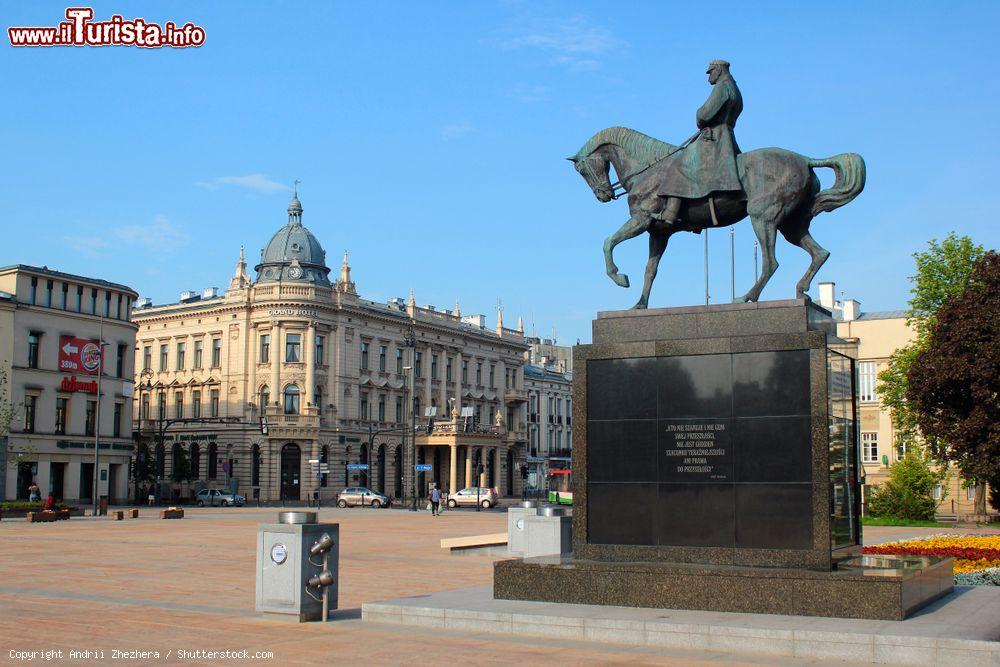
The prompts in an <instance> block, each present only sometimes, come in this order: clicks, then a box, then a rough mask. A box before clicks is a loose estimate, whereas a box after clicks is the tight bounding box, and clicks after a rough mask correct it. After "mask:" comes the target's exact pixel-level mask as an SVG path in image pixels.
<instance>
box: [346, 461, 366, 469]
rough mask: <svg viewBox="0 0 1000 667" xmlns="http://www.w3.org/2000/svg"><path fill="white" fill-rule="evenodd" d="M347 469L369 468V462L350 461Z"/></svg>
mask: <svg viewBox="0 0 1000 667" xmlns="http://www.w3.org/2000/svg"><path fill="white" fill-rule="evenodd" d="M347 469H348V470H368V464H367V463H348V464H347Z"/></svg>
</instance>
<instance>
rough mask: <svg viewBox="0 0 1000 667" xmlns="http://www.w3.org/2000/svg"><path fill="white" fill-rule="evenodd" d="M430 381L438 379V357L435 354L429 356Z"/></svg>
mask: <svg viewBox="0 0 1000 667" xmlns="http://www.w3.org/2000/svg"><path fill="white" fill-rule="evenodd" d="M431 379H432V380H437V379H438V356H437V355H436V354H432V355H431Z"/></svg>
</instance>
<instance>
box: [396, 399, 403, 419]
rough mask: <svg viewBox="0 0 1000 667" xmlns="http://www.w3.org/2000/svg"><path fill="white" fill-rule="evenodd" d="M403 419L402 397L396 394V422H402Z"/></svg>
mask: <svg viewBox="0 0 1000 667" xmlns="http://www.w3.org/2000/svg"><path fill="white" fill-rule="evenodd" d="M403 419H404V417H403V397H402V396H397V397H396V423H397V424H399V423H402V421H403Z"/></svg>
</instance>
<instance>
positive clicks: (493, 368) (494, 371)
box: [490, 364, 497, 387]
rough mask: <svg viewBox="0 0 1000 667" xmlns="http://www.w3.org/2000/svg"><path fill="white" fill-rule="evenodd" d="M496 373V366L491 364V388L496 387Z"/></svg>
mask: <svg viewBox="0 0 1000 667" xmlns="http://www.w3.org/2000/svg"><path fill="white" fill-rule="evenodd" d="M496 372H497V367H496V364H490V387H496V384H495V383H494V379H495V375H496Z"/></svg>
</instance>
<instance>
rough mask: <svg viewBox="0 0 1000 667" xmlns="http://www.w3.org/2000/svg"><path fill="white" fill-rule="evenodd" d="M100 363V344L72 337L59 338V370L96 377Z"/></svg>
mask: <svg viewBox="0 0 1000 667" xmlns="http://www.w3.org/2000/svg"><path fill="white" fill-rule="evenodd" d="M101 361H102V359H101V344H100V342H98V341H96V340H87V339H85V338H75V337H73V336H60V337H59V370H61V371H64V372H66V373H87V374H89V375H96V374H97V371H98V369H99V368H100V367H101Z"/></svg>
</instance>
